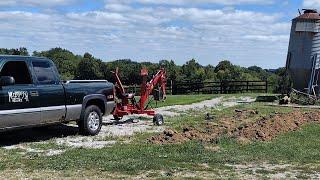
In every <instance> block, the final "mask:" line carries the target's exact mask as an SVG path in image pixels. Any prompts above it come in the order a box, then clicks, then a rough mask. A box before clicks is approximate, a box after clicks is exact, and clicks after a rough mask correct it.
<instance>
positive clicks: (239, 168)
mask: <svg viewBox="0 0 320 180" xmlns="http://www.w3.org/2000/svg"><path fill="white" fill-rule="evenodd" d="M212 97H214V96H197V98H194V97H185V96H178V97H175V98H176V99H177V100H176V101H175V100H174V98H172V97H171V98H170V99H171V100H170V101H169V102H167V105H172V104H189V103H193V102H198V101H202V100H206V99H210V98H212ZM200 99H201V100H200ZM235 109H255V110H258V111H259V115H257V116H253V117H251V119H250V120H251V121H255V120H257V118H259V117H264V116H269V115H273V114H276V113H279V112H282V113H286V112H291V111H293V109H291V108H278V107H269V106H265V104H263V103H253V104H243V105H239V106H237V107H232V108H227V109H224V110H216V109H210V110H206V111H209V112H210V113H211V114H214V115H215V116H216V117H218V118H219V117H222V116H223V117H225V116H232V114H233V112H234V110H235ZM303 111H308V110H306V109H305V110H303ZM190 114H192V115H190ZM190 114H189V115H183V116H181V117H177V118H170V119H168V123H167V124H168V126H169V127H174V128H176V129H179V127H183V126H186V125H190V124H192V125H193V126H195V127H201V126H202V125H203V124H204V123H205V121H204V119H203V112H200V111H199V112H190ZM152 135H154V134H152V133H144V134H137V135H135V136H134V137H128V138H121V139H120V140H119V141H118V143H117V144H115V145H114V146H112V147H106V148H102V149H84V148H81V149H68V148H67V147H63V146H58V145H56V144H54V143H50V142H49V143H45V144H41V145H35V146H38V148H40V149H48V148H52V147H55V148H60V149H65V150H66V152H65V153H63V154H61V155H56V156H50V157H48V156H39V155H38V154H37V153H33V152H29V153H26V154H25V153H21V152H22V150H5V149H0V154H1V156H0V177H10V176H11V177H15V176H16V177H18V178H19V177H25V176H33V177H36V178H46V177H52V176H53V175H57V176H58V177H73V178H75V177H78V178H83V177H85V176H87V177H89V176H90V177H96V178H128V177H141V178H165V179H166V178H177V177H182V176H186V177H191V178H197V177H198V178H200V177H202V178H219V177H220V178H241V177H250V176H251V175H254V177H258V178H266V177H270V175H275V174H280V175H281V174H282V173H284V172H286V176H288V174H289V175H290V173H291V174H293V175H295V177H297V178H310V177H312V176H311V175H312V174H315V173H319V172H320V151H319V149H320V125H319V124H307V125H305V126H303V128H302V129H301V130H299V131H296V132H290V133H286V134H283V135H281V136H279V137H277V138H276V139H274V140H272V141H270V142H258V141H256V142H251V143H246V144H241V143H239V142H237V141H236V140H235V139H233V138H228V137H221V138H219V139H218V140H217V141H216V142H214V143H201V142H196V141H190V142H186V143H183V144H170V145H155V144H151V143H148V141H147V139H148V138H149V137H150V136H152ZM129 140H130V143H125V142H126V141H129ZM273 167H276V168H273ZM19 172H23V173H22V174H21V173H20V174H19ZM8 173H11V174H10V176H7V175H8ZM239 173H240V174H241V175H239ZM275 177H277V176H275Z"/></svg>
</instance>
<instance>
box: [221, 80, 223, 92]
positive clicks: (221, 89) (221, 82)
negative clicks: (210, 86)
mask: <svg viewBox="0 0 320 180" xmlns="http://www.w3.org/2000/svg"><path fill="white" fill-rule="evenodd" d="M222 86H223V83H222V81H220V94H223V87H222Z"/></svg>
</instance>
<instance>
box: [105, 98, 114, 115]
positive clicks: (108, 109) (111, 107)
mask: <svg viewBox="0 0 320 180" xmlns="http://www.w3.org/2000/svg"><path fill="white" fill-rule="evenodd" d="M105 106H106V108H105V109H106V111H105V113H104V115H109V114H111V113H112V112H113V110H114V108H115V107H116V103H115V102H114V101H108V102H106V103H105Z"/></svg>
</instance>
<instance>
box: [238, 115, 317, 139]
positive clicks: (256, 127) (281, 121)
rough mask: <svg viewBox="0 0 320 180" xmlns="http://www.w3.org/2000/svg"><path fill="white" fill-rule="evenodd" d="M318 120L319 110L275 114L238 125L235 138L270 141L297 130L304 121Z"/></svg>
mask: <svg viewBox="0 0 320 180" xmlns="http://www.w3.org/2000/svg"><path fill="white" fill-rule="evenodd" d="M312 122H320V112H319V111H314V112H300V111H294V112H292V113H286V114H276V115H273V116H270V117H264V118H262V119H261V120H259V121H257V122H254V123H251V124H248V125H246V126H244V127H239V128H238V129H237V131H235V132H234V136H235V137H237V138H245V139H249V140H260V141H270V140H272V139H273V138H275V137H277V136H278V135H280V134H283V133H287V132H290V131H296V130H298V129H299V128H300V127H301V126H302V125H303V124H305V123H312Z"/></svg>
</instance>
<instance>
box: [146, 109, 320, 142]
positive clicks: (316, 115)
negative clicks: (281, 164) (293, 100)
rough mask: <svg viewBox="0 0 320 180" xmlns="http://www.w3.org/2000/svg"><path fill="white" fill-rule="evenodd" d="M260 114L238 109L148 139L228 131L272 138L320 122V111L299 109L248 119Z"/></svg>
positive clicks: (206, 136)
mask: <svg viewBox="0 0 320 180" xmlns="http://www.w3.org/2000/svg"><path fill="white" fill-rule="evenodd" d="M257 114H258V112H257V111H254V110H236V111H235V115H234V116H233V117H231V118H222V119H221V120H220V121H219V122H217V123H213V122H207V123H206V124H205V126H204V127H202V128H193V127H185V128H184V129H183V131H182V132H178V131H176V130H173V129H168V130H165V131H164V132H163V133H161V134H160V135H158V136H154V137H151V138H150V139H148V141H149V142H151V143H155V144H174V143H183V142H186V141H190V140H198V141H202V142H215V141H217V139H218V138H219V137H221V136H224V135H227V136H228V137H234V138H237V139H241V140H244V139H247V140H260V141H269V140H272V139H273V138H275V137H277V136H278V135H280V134H282V133H286V132H290V131H295V130H297V129H299V127H300V126H301V125H303V124H305V123H310V122H320V112H319V111H316V112H300V111H295V112H292V113H286V114H275V115H271V116H269V117H262V118H261V119H260V120H259V121H256V122H253V123H246V120H247V119H248V118H249V117H252V116H255V115H257ZM244 124H245V125H244Z"/></svg>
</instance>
